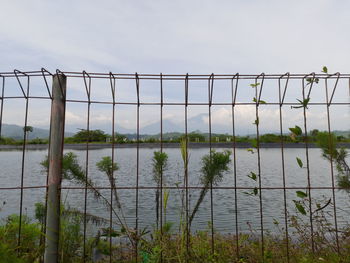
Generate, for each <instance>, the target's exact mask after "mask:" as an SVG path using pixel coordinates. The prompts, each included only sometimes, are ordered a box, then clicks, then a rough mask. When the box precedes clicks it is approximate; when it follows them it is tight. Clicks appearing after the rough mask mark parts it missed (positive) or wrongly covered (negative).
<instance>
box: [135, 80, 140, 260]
mask: <svg viewBox="0 0 350 263" xmlns="http://www.w3.org/2000/svg"><path fill="white" fill-rule="evenodd" d="M135 81H136V96H137V115H136V122H137V132H136V140H137V142H136V147H137V148H136V202H135V209H136V221H135V233H136V239H135V261H136V262H139V256H138V245H139V242H138V239H137V235H139V169H140V167H139V166H140V105H141V104H140V80H139V76H138V74H137V73H135Z"/></svg>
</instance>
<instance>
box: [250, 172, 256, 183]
mask: <svg viewBox="0 0 350 263" xmlns="http://www.w3.org/2000/svg"><path fill="white" fill-rule="evenodd" d="M248 177H249V178H250V179H253V180H254V181H256V179H257V178H258V177H257V175H256V173H253V172H250V175H248Z"/></svg>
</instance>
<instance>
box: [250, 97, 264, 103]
mask: <svg viewBox="0 0 350 263" xmlns="http://www.w3.org/2000/svg"><path fill="white" fill-rule="evenodd" d="M253 101H254V102H256V98H255V97H254V98H253ZM259 104H266V101H264V100H259Z"/></svg>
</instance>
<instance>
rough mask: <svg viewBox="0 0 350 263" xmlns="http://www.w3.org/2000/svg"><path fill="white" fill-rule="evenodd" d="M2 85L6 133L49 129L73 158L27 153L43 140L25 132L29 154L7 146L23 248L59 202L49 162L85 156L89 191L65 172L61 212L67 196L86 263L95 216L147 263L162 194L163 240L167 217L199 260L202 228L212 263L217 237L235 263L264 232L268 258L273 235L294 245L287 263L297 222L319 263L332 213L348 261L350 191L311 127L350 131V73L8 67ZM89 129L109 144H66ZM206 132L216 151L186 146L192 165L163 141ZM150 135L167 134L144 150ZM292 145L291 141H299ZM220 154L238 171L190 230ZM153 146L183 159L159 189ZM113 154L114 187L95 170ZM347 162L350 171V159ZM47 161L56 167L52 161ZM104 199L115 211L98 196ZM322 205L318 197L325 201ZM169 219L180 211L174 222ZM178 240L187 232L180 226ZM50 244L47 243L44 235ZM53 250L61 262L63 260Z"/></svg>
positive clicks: (23, 146)
mask: <svg viewBox="0 0 350 263" xmlns="http://www.w3.org/2000/svg"><path fill="white" fill-rule="evenodd" d="M54 76H56V82H55V81H53V78H54ZM0 78H1V94H0V99H1V100H0V103H1V109H0V135H1V136H2V137H5V136H4V129H5V127H6V125H7V126H8V125H9V124H16V125H17V126H20V127H36V126H39V127H43V129H45V128H46V129H47V130H50V127H51V130H50V131H49V132H48V134H47V137H48V138H49V135H50V134H51V137H50V140H51V141H52V140H53V139H57V137H62V140H61V142H58V145H59V143H61V145H62V147H63V150H62V149H60V148H59V147H58V148H57V147H56V148H55V149H56V150H55V151H56V152H53V151H51V150H52V147H51V146H50V143H49V144H48V145H47V144H43V145H32V144H28V141H29V140H30V134H31V132H32V131H30V130H25V129H23V133H22V138H21V143H20V144H19V145H11V146H9V145H2V146H1V149H2V150H1V152H0V154H1V156H2V158H1V159H2V160H1V166H2V169H1V170H2V171H1V172H0V175H1V177H0V178H1V182H2V183H1V185H0V197H1V199H2V200H1V201H2V203H3V204H2V207H1V211H0V215H1V219H2V220H4V219H5V218H6V217H7V216H9V215H10V214H17V215H19V227H18V234H17V235H16V239H17V242H18V243H17V245H18V247H20V246H21V241H22V239H23V232H22V221H23V218H24V217H33V216H34V206H35V205H34V203H35V202H42V203H46V206H47V205H48V203H51V202H52V200H49V201H48V200H47V198H48V194H47V192H48V189H49V188H50V184H52V182H55V181H50V180H49V176H50V175H49V173H46V175H47V176H45V175H43V171H42V169H41V168H42V167H41V166H40V162H42V160H43V159H45V155H51V156H49V157H48V159H49V160H51V161H52V160H54V159H53V158H58V159H57V160H58V161H57V160H56V162H58V163H56V165H57V164H58V166H60V161H59V160H60V159H61V158H62V156H63V153H67V152H69V151H72V150H73V151H75V154H76V155H78V157H79V161H80V163H81V166H82V167H83V169H82V170H83V171H84V173H83V174H84V176H85V181H86V184H85V185H81V184H75V183H71V182H68V183H64V182H62V185H61V181H62V178H59V179H57V174H56V180H58V181H56V183H57V184H58V188H57V191H58V193H59V194H58V200H56V202H58V207H56V209H60V206H61V205H60V203H61V202H62V203H63V202H65V204H66V203H67V202H68V201H67V198H68V200H70V202H71V205H72V206H73V207H74V206H75V208H76V210H79V211H80V213H81V215H82V221H81V222H82V228H81V231H80V233H81V235H82V247H81V248H80V249H78V250H77V254H78V255H79V256H80V258H81V260H82V261H83V262H89V261H91V260H92V256H91V252H89V251H88V250H89V247H91V242H90V241H89V240H91V238H92V237H95V236H96V233H97V232H98V229H99V228H98V227H97V226H92V224H91V222H90V221H89V220H90V218H91V217H92V215H93V214H94V215H97V216H99V218H100V219H101V220H102V221H103V223H104V227H105V228H104V229H105V230H106V229H109V231H111V232H112V231H113V230H115V231H124V233H125V231H126V234H125V236H126V239H128V241H126V243H128V242H129V243H128V244H129V245H130V247H132V255H133V259H134V260H135V262H136V261H137V262H146V261H143V260H144V259H143V258H142V257H143V256H142V255H144V253H146V252H145V251H144V249H143V248H141V245H140V242H141V240H142V239H143V238H145V239H149V238H150V237H149V235H147V234H145V235H144V236H143V234H144V233H146V232H143V231H144V230H145V229H147V230H152V229H154V228H157V227H158V226H155V221H154V220H155V216H156V212H155V210H154V197H153V194H154V191H155V190H157V189H158V190H159V192H160V194H159V195H160V196H161V198H160V206H159V210H160V212H159V215H160V221H159V224H160V225H159V229H160V231H161V232H162V231H163V225H164V224H166V223H167V218H165V217H166V216H168V221H170V220H171V221H173V223H175V225H176V227H177V228H178V229H181V231H182V232H181V234H182V235H184V236H185V239H184V244H185V248H184V249H185V260H186V261H187V262H192V261H191V256H190V255H191V253H192V252H191V251H192V250H193V248H192V244H193V241H192V240H191V239H192V238H193V235H195V233H196V231H201V230H202V231H206V233H208V238H209V240H210V242H209V243H210V253H211V254H212V255H215V253H216V250H217V249H218V248H217V246H216V244H215V243H216V241H217V239H218V235H224V236H225V235H226V236H231V237H232V238H231V239H229V240H230V242H231V243H230V245H232V248H233V250H234V254H235V257H236V258H237V260H238V259H240V258H242V257H243V256H244V255H243V254H244V253H245V252H244V244H243V243H242V240H241V236H242V235H244V234H246V233H252V238H256V240H257V242H258V244H259V251H260V257H261V260H262V261H265V260H266V251H267V250H268V248H267V247H268V246H269V242H270V241H266V238H267V239H268V240H270V239H271V235H277V234H278V235H279V236H280V238H281V243H283V249H282V251H283V252H282V254H283V258H284V261H285V262H289V261H291V247H292V246H295V244H296V242H297V238H296V237H295V236H294V231H295V229H296V226H295V225H294V226H292V225H291V217H292V215H294V214H298V215H299V217H302V219H303V220H304V222H306V223H305V225H306V226H307V228H305V229H307V230H308V231H307V232H305V234H307V237H306V238H307V239H308V242H309V245H310V247H309V249H310V251H311V253H313V254H315V255H316V254H317V251H318V249H320V248H321V247H322V245H321V244H319V243H318V242H319V240H320V239H319V238H320V237H319V232H318V229H319V228H318V227H319V225H318V223H319V216H318V215H317V213H316V211H321V210H323V209H324V211H326V217H327V220H328V221H327V223H329V224H328V227H329V233H327V234H325V235H326V236H327V238H328V239H331V240H332V242H333V243H332V244H333V245H334V250H335V252H336V254H339V255H340V254H342V253H343V252H342V251H343V249H344V248H343V247H342V244H341V242H342V241H341V238H343V237H340V235H341V234H342V233H343V232H344V228H345V227H347V225H348V221H347V213H348V212H350V210H349V205H348V200H347V198H348V195H347V194H346V193H345V192H344V191H342V189H343V188H342V186H339V184H338V177H337V175H338V170H337V167H336V165H337V164H336V162H335V160H333V159H332V158H335V156H332V155H329V156H328V159H325V158H322V152H321V150H320V149H319V148H316V144H315V142H314V141H313V140H312V138H311V132H312V131H313V130H318V131H326V132H327V133H328V136H329V138H332V132H333V131H334V130H349V127H350V118H349V117H350V112H349V105H350V102H349V92H350V75H349V74H340V73H336V74H324V73H322V74H316V73H311V74H289V73H286V74H260V75H242V74H238V73H237V74H210V75H190V74H186V75H171V74H138V73H135V74H115V73H92V72H85V71H83V72H61V71H57V72H55V73H50V72H49V71H47V70H45V69H42V70H41V71H27V72H21V71H19V70H15V71H14V72H2V73H0ZM54 87H56V91H54V90H53V88H54ZM55 92H56V93H55ZM54 94H56V97H59V99H61V103H62V104H61V106H62V108H61V110H63V114H61V115H57V112H56V111H54V110H53V111H52V112H51V106H52V104H53V101H54V99H55V95H54ZM53 118H59V119H58V120H57V121H59V122H61V124H63V126H61V128H57V126H52V125H53V124H52V122H53ZM174 123H175V124H176V125H177V126H176V127H175V126H174V125H175V124H174ZM50 125H51V126H50ZM64 126H65V131H66V135H64V134H63V130H64ZM52 127H55V128H52ZM150 127H152V129H151V128H150ZM296 127H300V128H301V133H300V134H299V131H297V130H294V132H293V128H294V129H295V128H296ZM289 128H292V130H290V129H289ZM53 129H55V130H54V131H53ZM57 129H61V131H62V132H61V134H57V132H58V131H59V130H58V131H57ZM77 129H80V130H81V129H83V130H86V131H87V132H88V133H89V131H92V130H94V129H101V130H104V131H105V132H106V133H109V134H111V136H110V138H109V141H107V142H106V143H104V144H96V143H93V142H89V141H87V142H86V143H84V144H79V145H69V144H66V145H63V137H64V136H65V137H68V136H71V134H67V132H68V131H72V132H76V131H78V130H77ZM172 129H174V130H172ZM194 130H200V131H201V132H203V133H204V134H206V135H207V142H189V141H188V140H185V141H184V142H185V144H184V145H182V149H183V154H184V156H182V157H181V150H180V148H181V145H180V143H179V142H172V141H171V140H172V138H170V139H169V138H168V137H167V139H164V135H165V134H169V133H170V132H174V131H178V132H180V133H182V134H183V135H184V136H183V137H184V138H188V136H189V134H191V133H192V132H193V131H194ZM55 132H56V134H55ZM122 133H130V134H132V136H133V139H130V141H129V143H118V142H117V140H116V138H115V137H116V136H118V134H122ZM147 133H153V134H158V135H157V136H158V138H156V139H155V140H154V142H152V143H151V144H145V143H144V142H143V139H142V138H144V137H143V135H144V134H147ZM218 134H225V138H226V139H225V141H224V142H220V141H219V135H218ZM265 134H275V135H276V136H277V137H278V138H280V140H279V141H278V142H272V143H268V142H265V141H261V137H262V136H264V135H265ZM246 135H249V136H250V138H253V139H252V141H250V143H245V142H241V141H240V139H239V138H241V137H245V136H246ZM298 136H299V137H301V139H300V141H299V142H297V139H296V138H295V137H298ZM291 137H293V138H292V142H290V141H289V140H290V139H289V138H291ZM345 137H346V136H345ZM32 139H33V138H32ZM293 140H294V141H293ZM295 140H296V141H295ZM345 141H346V140H345ZM2 143H3V141H2ZM343 146H345V147H348V144H347V143H346V142H345V143H343ZM329 147H330V148H331V146H329ZM213 149H215V150H216V151H221V150H223V149H229V150H230V151H231V157H230V158H231V166H230V170H229V171H228V172H226V173H225V175H224V179H223V181H221V182H218V183H213V182H211V183H210V184H209V189H208V194H207V195H206V197H205V200H204V203H203V204H202V205H201V208H200V211H199V213H198V215H197V217H196V218H195V220H194V221H193V223H192V224H191V223H190V222H189V218H190V215H191V211H192V209H193V206H194V201H195V200H196V198H197V197H198V195H199V192H200V191H201V190H202V189H203V188H204V186H203V185H201V183H200V179H199V176H200V172H201V167H200V165H199V164H200V163H201V159H202V158H203V156H204V155H206V154H209V156H211V153H212V152H213V151H212V150H213ZM98 151H103V152H98ZM154 151H160V152H166V153H168V155H169V160H170V161H171V162H172V164H170V165H169V168H168V169H167V171H164V173H163V171H162V173H161V177H160V185H158V186H157V184H156V183H154V181H152V179H151V178H152V177H151V176H150V174H152V158H151V157H152V153H153V152H154ZM52 155H55V156H52ZM102 156H110V158H111V160H112V163H115V162H118V165H119V169H118V170H117V169H115V170H114V169H111V174H112V178H116V179H115V180H116V182H115V185H114V186H112V187H111V184H110V183H109V182H108V181H107V180H102V179H100V178H99V177H98V176H97V175H96V174H98V172H99V171H98V170H97V169H96V167H95V163H96V162H97V160H99V159H100V158H101V157H102ZM181 158H183V160H181ZM344 160H345V161H347V162H348V159H347V158H346V157H345V159H344ZM299 161H300V162H299ZM49 163H50V164H49V165H50V166H51V165H55V164H54V163H53V161H52V162H49ZM58 169H62V167H61V168H60V167H58ZM49 171H50V169H49ZM58 171H60V170H58ZM60 173H62V172H60ZM163 174H164V176H163ZM51 176H52V175H51ZM171 176H172V178H171ZM122 178H125V179H122ZM145 178H146V179H145ZM89 180H90V181H96V182H97V183H96V185H94V186H92V185H90V184H89V183H88V182H89ZM115 190H117V191H118V192H119V193H120V199H119V201H120V203H121V204H122V206H123V207H124V212H121V211H120V210H119V209H118V208H116V206H117V204H116V200H115V199H114V192H113V191H115ZM98 191H99V194H100V195H101V197H102V198H103V200H105V201H103V202H105V203H107V204H108V205H107V206H105V205H102V204H101V203H99V202H97V201H95V200H94V194H96V192H98ZM165 192H168V194H169V199H170V200H171V201H169V207H168V208H166V207H165V206H164V203H163V202H164V198H163V196H164V193H165ZM296 193H297V194H296ZM68 196H71V197H68ZM60 197H62V198H61V199H64V200H60ZM53 198H54V197H53ZM69 198H70V199H69ZM123 198H124V200H123ZM298 198H299V199H298ZM322 198H323V199H324V200H325V201H324V202H323V201H322V200H323V199H322ZM315 199H317V200H320V201H319V202H318V203H317V202H316V201H315ZM150 200H151V201H150ZM66 201H67V202H66ZM103 202H102V203H103ZM167 202H168V201H167ZM46 206H45V207H46ZM108 206H109V207H108ZM61 209H62V207H61ZM164 210H168V211H167V212H168V215H165V214H164V212H165V211H164ZM169 210H171V211H169ZM178 210H181V211H180V212H178ZM58 211H59V210H58ZM304 212H305V213H304ZM157 213H158V212H157ZM58 214H60V213H59V212H58ZM45 215H46V212H45ZM56 215H57V213H56ZM97 216H96V218H97ZM169 218H170V219H169ZM57 220H59V217H58V218H57ZM123 220H124V221H123ZM120 221H123V222H127V225H128V229H126V230H125V229H122V228H124V227H125V226H124V225H123V226H121V224H119V223H118V222H120ZM207 223H208V224H207ZM46 224H49V222H48V223H47V222H46V220H44V221H43V226H42V227H43V228H42V232H43V233H46V236H47V235H48V232H47V230H45V227H46ZM57 226H58V225H57ZM111 232H110V233H109V235H107V236H108V238H107V239H106V240H108V242H109V248H110V250H112V247H113V246H114V245H115V244H114V242H115V240H114V237H112V234H111ZM173 234H174V235H176V231H174V232H173ZM342 240H343V239H342ZM40 242H42V243H45V240H44V238H42V240H41V241H40ZM47 242H48V241H47V240H46V243H45V244H46V249H47V246H48V244H47ZM119 242H120V241H119ZM58 245H59V244H58V240H57V242H56V244H54V245H53V246H54V248H55V246H56V249H57V247H58ZM281 247H282V246H281ZM51 252H52V251H51ZM127 252H128V251H127ZM127 252H126V253H127ZM45 253H49V252H48V251H46V252H45ZM52 253H53V254H55V253H56V254H57V251H56V252H55V250H54V251H53V252H52ZM120 253H121V252H120ZM164 254H165V251H161V253H160V259H159V260H160V261H164V262H167V261H166V255H164ZM107 258H108V260H109V262H122V261H121V260H122V259H120V258H118V260H120V261H115V260H116V258H117V256H116V255H115V254H113V253H109V255H108V256H106V259H107ZM43 259H44V257H43V256H42V257H41V260H43ZM47 260H48V259H47ZM47 260H46V261H47ZM266 261H267V260H266ZM47 262H49V261H47ZM169 262H170V261H169ZM171 262H172V261H171ZM237 262H238V261H237Z"/></svg>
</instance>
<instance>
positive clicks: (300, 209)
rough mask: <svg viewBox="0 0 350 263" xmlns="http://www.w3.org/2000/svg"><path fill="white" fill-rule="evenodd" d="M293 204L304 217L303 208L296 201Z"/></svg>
mask: <svg viewBox="0 0 350 263" xmlns="http://www.w3.org/2000/svg"><path fill="white" fill-rule="evenodd" d="M293 202H294V204H295V207H296V209H297V210H298V211H299V212H300V213H301V214H303V215H306V211H305V208H304V207H303V205H302V204H300V202H299V201H296V200H293Z"/></svg>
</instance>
